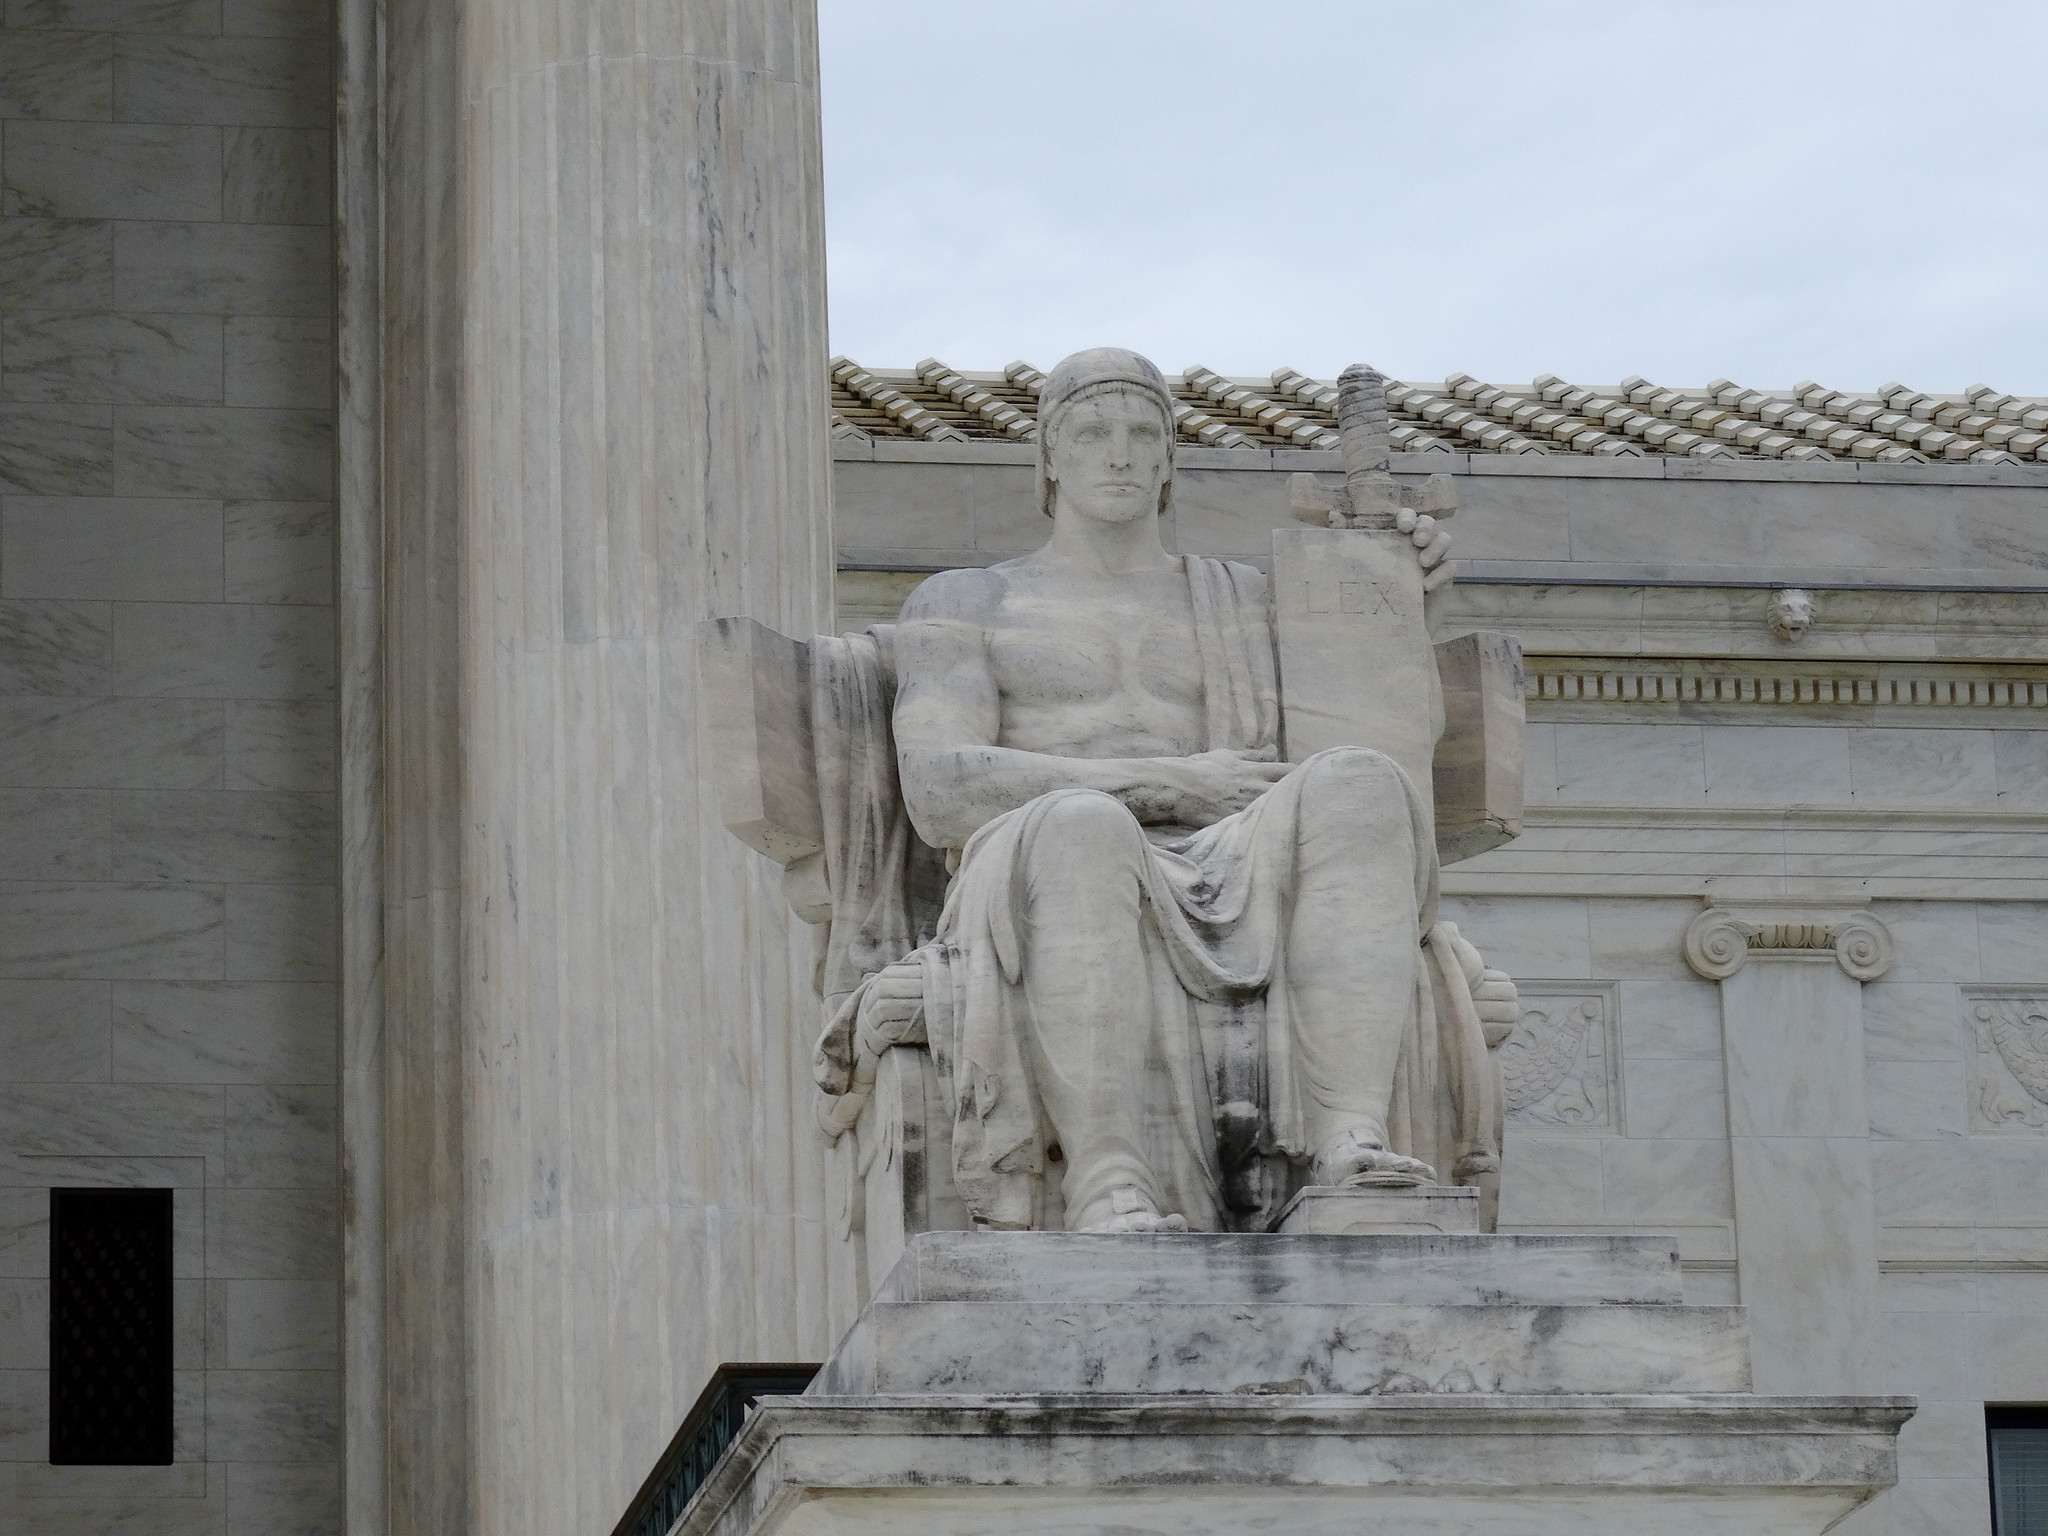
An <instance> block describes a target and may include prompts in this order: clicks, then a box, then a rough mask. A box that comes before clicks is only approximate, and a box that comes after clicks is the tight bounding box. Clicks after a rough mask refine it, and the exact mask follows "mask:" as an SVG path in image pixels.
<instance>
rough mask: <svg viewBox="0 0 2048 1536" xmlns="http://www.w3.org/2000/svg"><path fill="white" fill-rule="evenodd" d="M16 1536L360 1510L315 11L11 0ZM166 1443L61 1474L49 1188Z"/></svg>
mask: <svg viewBox="0 0 2048 1536" xmlns="http://www.w3.org/2000/svg"><path fill="white" fill-rule="evenodd" d="M0 22H4V27H0V1463H4V1465H0V1529H6V1530H9V1531H23V1532H29V1531H33V1532H38V1533H43V1532H48V1533H52V1536H57V1533H66V1532H74V1531H76V1532H86V1531H103V1530H111V1529H116V1528H119V1529H124V1530H126V1529H134V1530H147V1531H151V1532H179V1533H183V1532H195V1533H196V1532H208V1533H226V1532H233V1533H256V1532H263V1533H275V1532H284V1531H292V1532H305V1533H313V1532H321V1531H331V1530H336V1529H338V1509H337V1502H336V1500H337V1483H338V1477H337V1469H336V1462H337V1459H338V1450H339V1434H338V1414H339V1401H338V1400H339V1390H338V1386H339V1383H338V1374H337V1369H336V1356H335V1337H336V1316H337V1310H338V1290H337V1283H336V1276H337V1258H336V1240H337V1221H336V1215H335V1205H334V1185H335V1173H334V1146H335V1088H334V1082H335V1027H334V1008H335V1002H334V984H335V965H334V950H335V931H334V929H335V924H334V897H333V881H334V874H335V870H334V864H335V826H334V822H335V818H334V809H333V793H332V785H333V774H334V761H333V758H334V714H333V702H332V696H333V669H334V645H333V638H332V606H331V605H332V584H333V575H332V557H331V548H332V508H331V501H332V464H331V457H332V436H333V426H332V413H331V408H330V401H331V398H332V392H333V381H332V359H331V348H330V343H329V327H330V323H331V322H330V320H329V318H328V316H329V314H330V289H331V282H330V270H331V261H330V257H329V250H328V235H329V231H328V228H327V224H328V202H329V189H328V172H327V161H328V119H329V113H330V102H331V93H330V90H329V84H328V58H327V42H326V37H327V31H328V26H329V16H328V9H327V6H326V4H325V3H324V0H6V4H5V9H4V12H0ZM53 1185H143V1186H155V1187H163V1186H169V1187H171V1188H173V1189H175V1191H176V1195H175V1205H174V1224H175V1240H176V1265H175V1274H176V1277H177V1278H176V1294H177V1336H176V1347H175V1368H176V1371H177V1385H178V1394H177V1407H176V1461H175V1463H174V1464H173V1465H171V1466H169V1467H145V1468H74V1467H51V1466H49V1465H48V1464H47V1432H46V1425H45V1418H46V1403H47V1373H46V1367H47V1363H48V1346H47V1326H48V1325H47V1315H46V1309H47V1304H48V1287H47V1275H48V1232H47V1219H48V1207H49V1196H48V1190H49V1188H50V1187H51V1186H53Z"/></svg>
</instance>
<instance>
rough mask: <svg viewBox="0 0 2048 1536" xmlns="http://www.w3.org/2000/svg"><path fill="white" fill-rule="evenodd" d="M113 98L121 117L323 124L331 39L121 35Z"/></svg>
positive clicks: (329, 104)
mask: <svg viewBox="0 0 2048 1536" xmlns="http://www.w3.org/2000/svg"><path fill="white" fill-rule="evenodd" d="M114 84H115V103H116V107H117V110H118V112H119V115H120V118H121V120H122V121H123V122H131V123H223V124H235V125H239V126H243V127H289V128H321V127H325V126H326V124H327V121H328V117H329V115H330V114H331V112H332V111H333V99H332V96H331V94H330V89H329V85H328V66H327V40H326V39H325V38H324V37H320V36H317V35H315V36H299V37H282V38H270V37H176V36H158V37H149V36H135V37H121V38H118V39H117V40H116V41H115V44H114Z"/></svg>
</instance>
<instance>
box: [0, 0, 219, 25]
mask: <svg viewBox="0 0 2048 1536" xmlns="http://www.w3.org/2000/svg"><path fill="white" fill-rule="evenodd" d="M6 5H7V13H6V14H7V25H8V26H10V27H78V28H85V29H90V30H92V31H96V32H217V31H219V30H220V16H221V0H6Z"/></svg>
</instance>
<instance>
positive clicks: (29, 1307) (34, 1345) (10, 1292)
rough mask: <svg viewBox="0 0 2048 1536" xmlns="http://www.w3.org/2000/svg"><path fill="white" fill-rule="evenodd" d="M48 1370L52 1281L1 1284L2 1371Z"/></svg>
mask: <svg viewBox="0 0 2048 1536" xmlns="http://www.w3.org/2000/svg"><path fill="white" fill-rule="evenodd" d="M49 1368H50V1282H49V1280H48V1279H46V1278H44V1277H41V1276H37V1277H35V1278H21V1279H13V1280H0V1371H46V1370H48V1369H49Z"/></svg>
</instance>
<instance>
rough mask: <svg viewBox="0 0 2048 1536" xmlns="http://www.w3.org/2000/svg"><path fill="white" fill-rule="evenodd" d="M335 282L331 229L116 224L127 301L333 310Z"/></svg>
mask: <svg viewBox="0 0 2048 1536" xmlns="http://www.w3.org/2000/svg"><path fill="white" fill-rule="evenodd" d="M202 131H204V132H208V133H212V132H217V131H218V130H215V129H205V130H202ZM216 180H218V176H217V175H216ZM333 283H334V278H333V253H332V251H331V250H330V248H329V245H328V236H327V231H326V230H325V229H320V228H312V227H305V226H299V225H286V224H207V223H153V224H122V225H121V226H119V227H118V228H117V229H116V230H115V232H114V298H115V301H116V302H117V303H118V304H119V305H120V306H121V308H123V309H134V310H141V311H144V312H147V313H152V314H161V313H171V312H195V311H196V312H198V313H202V314H229V315H325V314H327V313H329V310H330V307H331V305H332V303H333Z"/></svg>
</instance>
